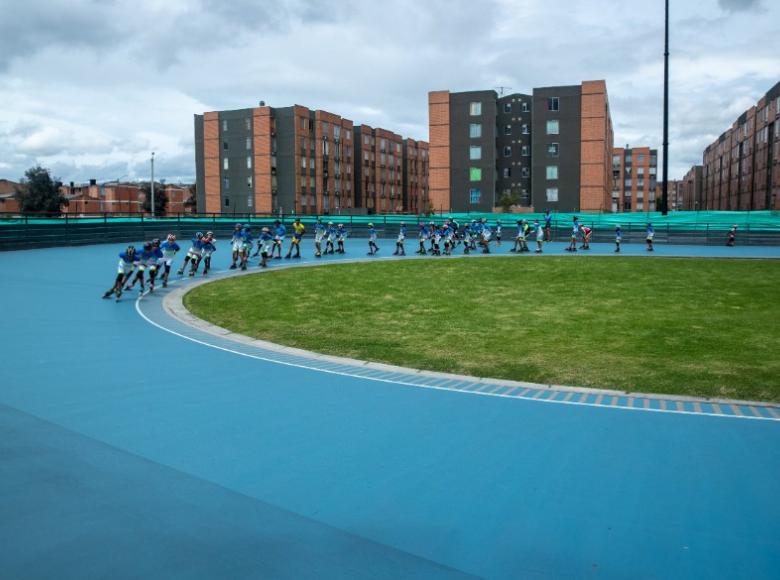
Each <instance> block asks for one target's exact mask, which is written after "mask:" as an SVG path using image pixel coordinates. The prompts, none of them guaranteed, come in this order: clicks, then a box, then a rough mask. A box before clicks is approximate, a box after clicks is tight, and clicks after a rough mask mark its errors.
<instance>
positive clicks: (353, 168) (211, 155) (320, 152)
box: [195, 102, 427, 215]
mask: <svg viewBox="0 0 780 580" xmlns="http://www.w3.org/2000/svg"><path fill="white" fill-rule="evenodd" d="M358 137H359V138H360V139H359V140H358ZM423 148H424V147H423V146H422V145H421V144H417V146H416V147H414V148H413V149H412V150H409V149H408V148H405V147H404V140H403V138H402V137H401V136H399V135H396V134H395V133H392V132H390V131H386V130H385V129H374V128H372V127H368V126H355V125H354V123H353V122H352V121H351V120H349V119H345V118H342V117H340V116H339V115H335V114H333V113H328V112H326V111H320V110H311V109H308V108H306V107H302V106H299V105H295V106H292V107H281V108H274V107H268V106H266V105H265V104H264V103H263V102H261V103H260V106H258V107H254V108H249V109H239V110H234V111H214V112H208V113H204V114H203V115H195V166H196V180H197V184H198V188H197V191H198V194H197V206H198V210H199V211H201V212H208V213H211V212H222V213H266V212H274V213H276V212H284V213H298V214H304V215H305V214H329V213H334V214H338V213H375V212H400V211H409V206H408V200H410V199H412V195H411V194H410V193H409V186H408V183H407V182H405V181H404V175H405V173H404V166H405V157H404V154H405V152H409V151H414V152H415V154H417V149H423ZM426 169H427V165H425V166H420V167H419V168H417V167H415V170H417V171H425V170H426ZM408 175H412V174H408ZM417 177H418V179H421V178H425V180H426V181H427V175H424V176H422V177H420V176H417ZM415 191H416V192H417V193H416V194H415V195H419V194H420V193H419V192H418V191H417V189H416V190H415ZM425 194H426V195H427V192H426V193H425ZM404 200H406V203H405V201H404Z"/></svg>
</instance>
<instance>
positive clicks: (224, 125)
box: [222, 119, 227, 131]
mask: <svg viewBox="0 0 780 580" xmlns="http://www.w3.org/2000/svg"><path fill="white" fill-rule="evenodd" d="M222 130H223V131H227V119H222Z"/></svg>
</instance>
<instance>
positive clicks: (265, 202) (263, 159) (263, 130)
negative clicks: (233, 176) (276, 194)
mask: <svg viewBox="0 0 780 580" xmlns="http://www.w3.org/2000/svg"><path fill="white" fill-rule="evenodd" d="M252 129H253V133H254V137H253V140H254V142H253V148H254V158H253V160H252V167H253V168H254V176H253V182H254V197H255V200H254V201H255V204H254V205H255V207H254V211H256V212H271V211H273V194H272V185H271V184H272V179H271V139H272V137H271V132H272V131H273V129H274V126H273V119H272V118H271V108H270V107H256V108H255V109H254V110H253V113H252Z"/></svg>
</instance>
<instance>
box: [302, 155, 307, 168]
mask: <svg viewBox="0 0 780 580" xmlns="http://www.w3.org/2000/svg"><path fill="white" fill-rule="evenodd" d="M301 169H306V157H301Z"/></svg>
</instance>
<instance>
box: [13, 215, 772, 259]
mask: <svg viewBox="0 0 780 580" xmlns="http://www.w3.org/2000/svg"><path fill="white" fill-rule="evenodd" d="M574 215H575V214H571V213H556V214H553V216H552V217H553V219H552V233H553V239H554V240H558V241H564V240H568V237H569V232H570V231H571V224H572V218H573V217H574ZM576 215H577V216H578V217H579V219H580V223H583V224H585V225H588V226H589V227H591V228H592V229H593V232H594V233H593V239H594V241H595V242H604V241H612V240H613V239H614V230H615V226H616V225H617V224H620V225H621V228H622V231H623V241H624V242H625V243H633V242H641V241H643V240H644V237H645V228H646V225H647V223H648V222H651V223H652V224H653V226H654V229H655V241H656V242H657V243H669V244H716V245H719V244H722V243H724V242H725V239H726V233H727V232H728V230H729V228H730V227H731V226H732V225H737V227H738V241H739V243H740V244H746V245H780V215H778V213H777V212H674V213H670V214H669V215H667V216H662V215H661V214H660V213H649V214H648V213H643V214H636V213H624V214H576ZM318 217H319V219H322V221H323V222H324V223H327V222H329V221H333V222H334V223H343V224H345V225H346V227H347V229H348V230H349V231H350V235H352V236H355V237H364V236H366V235H367V230H368V224H369V223H373V224H374V225H375V227H376V228H377V231H378V233H379V235H380V237H388V238H390V237H395V236H396V235H397V233H398V228H399V226H400V224H401V223H402V222H404V223H406V225H407V227H408V237H409V238H411V239H414V238H415V237H416V234H417V229H418V227H419V224H421V223H428V222H429V221H434V222H436V223H441V222H442V221H444V219H445V218H454V219H456V220H457V221H458V222H459V223H460V224H461V225H463V224H465V223H468V222H470V221H471V220H478V219H481V218H483V217H484V218H485V219H486V221H487V222H488V223H489V224H490V225H491V226H495V224H496V222H497V221H498V220H500V221H501V223H502V225H503V227H504V236H503V237H504V239H512V238H513V237H514V233H515V231H516V224H517V221H518V220H522V219H526V220H529V222H533V220H534V219H539V220H540V221H542V220H543V215H542V214H539V213H536V214H492V213H491V214H463V213H455V214H447V215H436V216H412V215H374V216H363V215H361V216H332V215H324V216H300V219H301V221H302V222H303V223H304V225H306V227H307V233H308V234H309V236H311V234H312V233H313V229H314V224H315V222H316V220H317V219H318ZM276 219H280V221H282V223H284V224H285V225H287V226H289V225H290V224H292V222H293V220H294V216H283V217H281V218H277V217H275V216H271V215H268V214H265V215H262V214H249V215H246V214H245V215H230V216H225V215H220V214H209V215H189V214H188V215H184V214H182V215H175V216H166V217H158V218H149V217H145V216H123V217H114V216H110V215H109V214H101V215H99V216H85V217H74V216H72V215H64V216H62V217H59V218H52V217H41V216H31V215H24V216H19V215H16V216H11V215H9V214H5V215H0V250H11V249H26V248H45V247H54V246H71V245H86V244H100V243H119V242H121V243H125V242H137V241H139V240H148V239H152V238H155V237H157V238H164V237H165V236H166V235H167V234H168V233H171V232H172V233H175V234H176V235H177V236H178V237H179V239H184V240H188V239H189V238H190V237H192V235H193V234H194V233H195V232H196V231H203V232H206V231H209V230H211V231H213V232H214V233H215V235H216V237H217V239H218V240H219V239H221V240H225V239H227V238H229V237H230V234H231V232H232V230H233V226H234V224H235V223H237V222H240V223H242V224H247V225H250V226H251V227H253V228H259V227H262V226H270V225H273V223H274V221H275V220H276Z"/></svg>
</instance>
